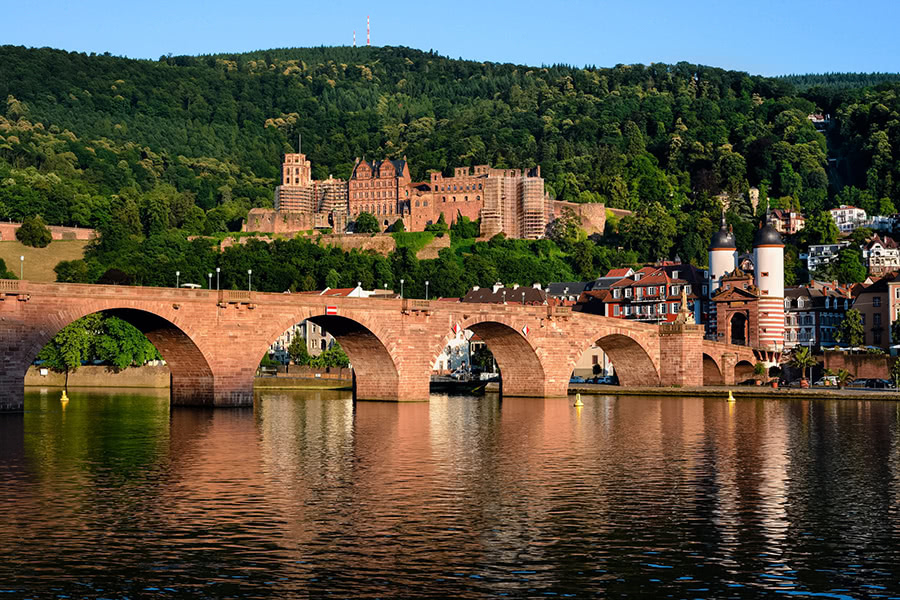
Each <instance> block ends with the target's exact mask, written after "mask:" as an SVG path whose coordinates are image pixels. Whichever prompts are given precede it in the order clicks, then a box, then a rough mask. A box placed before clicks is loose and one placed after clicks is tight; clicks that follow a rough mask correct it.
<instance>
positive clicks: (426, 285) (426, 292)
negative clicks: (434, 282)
mask: <svg viewBox="0 0 900 600" xmlns="http://www.w3.org/2000/svg"><path fill="white" fill-rule="evenodd" d="M425 299H426V300H428V282H427V281H426V282H425Z"/></svg>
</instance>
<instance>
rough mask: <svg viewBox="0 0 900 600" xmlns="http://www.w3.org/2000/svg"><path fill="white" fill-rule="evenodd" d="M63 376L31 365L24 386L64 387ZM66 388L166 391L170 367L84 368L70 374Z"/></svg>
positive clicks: (64, 378) (64, 380) (64, 377)
mask: <svg viewBox="0 0 900 600" xmlns="http://www.w3.org/2000/svg"><path fill="white" fill-rule="evenodd" d="M64 385H66V374H65V373H56V372H54V371H51V370H50V369H46V368H41V367H36V366H31V367H29V368H28V373H26V374H25V387H63V386H64ZM69 387H72V388H77V387H117V388H167V387H169V367H167V366H165V365H163V366H149V365H148V366H143V367H129V368H127V369H122V370H115V369H111V368H110V367H105V366H85V367H81V368H80V369H78V370H77V371H73V372H70V373H69Z"/></svg>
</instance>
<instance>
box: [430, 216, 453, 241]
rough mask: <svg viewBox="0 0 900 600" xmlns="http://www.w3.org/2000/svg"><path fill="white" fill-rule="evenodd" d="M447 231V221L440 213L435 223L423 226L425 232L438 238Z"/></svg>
mask: <svg viewBox="0 0 900 600" xmlns="http://www.w3.org/2000/svg"><path fill="white" fill-rule="evenodd" d="M449 230H450V228H449V227H447V221H446V219H444V213H441V216H439V217H438V220H437V223H429V224H428V225H426V226H425V231H430V232H432V233H434V234H436V235H437V236H438V237H440V236H442V235H444V234H445V233H447V232H448V231H449Z"/></svg>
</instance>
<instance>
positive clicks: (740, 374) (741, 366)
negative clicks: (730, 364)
mask: <svg viewBox="0 0 900 600" xmlns="http://www.w3.org/2000/svg"><path fill="white" fill-rule="evenodd" d="M751 377H753V363H752V362H750V361H749V360H740V361H738V362H737V364H735V365H734V382H735V383H740V382H742V381H745V380H747V379H750V378H751Z"/></svg>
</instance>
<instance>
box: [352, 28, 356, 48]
mask: <svg viewBox="0 0 900 600" xmlns="http://www.w3.org/2000/svg"><path fill="white" fill-rule="evenodd" d="M353 47H354V48H356V30H355V29H354V30H353Z"/></svg>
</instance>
